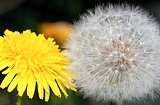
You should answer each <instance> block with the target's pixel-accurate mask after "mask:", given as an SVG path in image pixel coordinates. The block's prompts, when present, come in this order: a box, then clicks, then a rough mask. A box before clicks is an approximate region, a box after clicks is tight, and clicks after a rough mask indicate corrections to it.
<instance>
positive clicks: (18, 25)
mask: <svg viewBox="0 0 160 105" xmlns="http://www.w3.org/2000/svg"><path fill="white" fill-rule="evenodd" d="M123 2H127V3H131V4H136V5H141V6H142V7H143V8H145V9H146V10H147V11H149V12H150V14H152V15H153V16H155V17H156V18H157V21H159V18H160V2H159V1H154V0H150V1H149V0H148V1H145V0H125V1H124V0H0V35H3V32H4V30H5V29H10V30H12V31H16V30H18V31H20V32H22V31H23V30H26V29H31V30H32V31H34V32H36V33H39V31H38V25H39V24H40V23H42V22H57V21H66V22H70V23H74V22H76V21H77V20H78V19H79V17H80V15H82V14H83V13H85V12H86V11H87V10H88V9H93V8H94V7H95V6H97V5H99V4H108V3H123ZM3 78H4V76H2V75H0V79H1V80H2V79H3ZM68 92H69V97H68V98H67V99H65V98H64V96H63V97H62V99H59V98H57V97H55V96H54V95H53V94H51V98H50V101H49V102H47V103H46V102H44V101H42V100H39V99H38V94H37V90H36V92H35V95H34V98H33V99H32V100H31V99H28V97H27V96H26V93H25V94H24V96H23V101H22V105H100V104H102V103H96V102H93V101H90V100H89V99H84V98H83V96H81V95H79V94H78V93H74V92H71V91H68ZM16 101H17V92H16V90H15V91H14V92H12V93H8V92H7V91H6V90H0V105H16ZM139 104H141V105H160V103H159V100H158V99H157V100H155V102H154V103H153V102H152V101H150V100H145V101H142V102H141V103H139ZM128 105H131V104H128ZM135 105H137V103H136V104H135Z"/></svg>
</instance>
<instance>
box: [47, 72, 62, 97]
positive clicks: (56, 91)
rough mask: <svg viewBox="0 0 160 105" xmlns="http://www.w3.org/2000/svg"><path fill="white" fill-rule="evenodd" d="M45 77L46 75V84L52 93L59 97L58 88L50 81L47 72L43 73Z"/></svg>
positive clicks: (53, 81) (54, 82)
mask: <svg viewBox="0 0 160 105" xmlns="http://www.w3.org/2000/svg"><path fill="white" fill-rule="evenodd" d="M45 75H46V76H45V77H46V79H47V82H48V83H49V85H50V87H51V89H52V91H53V93H54V94H55V95H56V96H58V97H61V93H60V90H59V88H58V85H57V83H56V81H55V80H53V79H51V77H50V75H49V74H48V73H47V72H45Z"/></svg>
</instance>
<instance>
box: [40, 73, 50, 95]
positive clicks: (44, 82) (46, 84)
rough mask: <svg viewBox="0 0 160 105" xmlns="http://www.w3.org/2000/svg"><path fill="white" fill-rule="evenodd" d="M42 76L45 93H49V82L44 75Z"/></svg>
mask: <svg viewBox="0 0 160 105" xmlns="http://www.w3.org/2000/svg"><path fill="white" fill-rule="evenodd" d="M40 75H41V82H42V84H43V87H44V89H45V91H47V92H48V93H49V85H48V82H47V81H46V78H45V76H44V74H42V73H41V74H40Z"/></svg>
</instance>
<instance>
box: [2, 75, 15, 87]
mask: <svg viewBox="0 0 160 105" xmlns="http://www.w3.org/2000/svg"><path fill="white" fill-rule="evenodd" d="M14 76H15V74H13V73H9V74H7V76H6V77H5V78H4V80H3V81H2V83H1V88H3V89H4V88H5V87H7V86H8V85H9V83H10V82H11V80H12V79H13V78H14Z"/></svg>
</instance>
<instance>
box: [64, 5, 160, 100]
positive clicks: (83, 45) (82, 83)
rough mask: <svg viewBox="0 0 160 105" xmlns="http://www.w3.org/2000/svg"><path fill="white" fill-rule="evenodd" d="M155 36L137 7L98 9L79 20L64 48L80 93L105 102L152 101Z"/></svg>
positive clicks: (156, 81)
mask: <svg viewBox="0 0 160 105" xmlns="http://www.w3.org/2000/svg"><path fill="white" fill-rule="evenodd" d="M158 35H159V27H158V25H157V23H156V22H155V20H154V19H153V18H152V17H151V16H149V15H148V14H147V13H146V12H145V11H143V10H142V9H141V8H140V7H134V6H129V5H127V4H125V5H109V6H108V7H102V6H98V7H97V8H96V9H95V10H93V11H89V13H88V14H86V15H84V16H82V18H81V20H80V21H79V22H77V23H76V24H75V31H74V32H72V33H71V34H70V38H69V40H68V43H66V46H65V47H66V48H67V49H68V52H67V53H66V56H68V57H70V58H71V59H72V62H71V64H70V69H71V70H73V72H75V73H77V78H76V82H75V84H76V85H77V87H78V88H79V89H80V93H83V94H84V96H85V97H91V98H94V99H97V100H103V101H108V100H112V101H123V100H126V101H131V100H133V99H140V98H144V97H147V96H151V95H152V94H153V91H156V90H158V87H159V79H160V77H159V74H160V73H159V70H160V67H159V63H160V56H159V51H158V50H159V45H160V41H159V36H158ZM151 58H152V59H151ZM97 64H98V65H97Z"/></svg>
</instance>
